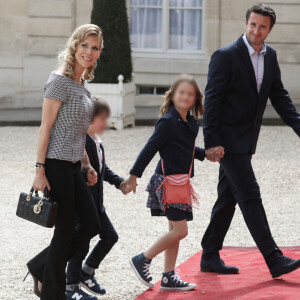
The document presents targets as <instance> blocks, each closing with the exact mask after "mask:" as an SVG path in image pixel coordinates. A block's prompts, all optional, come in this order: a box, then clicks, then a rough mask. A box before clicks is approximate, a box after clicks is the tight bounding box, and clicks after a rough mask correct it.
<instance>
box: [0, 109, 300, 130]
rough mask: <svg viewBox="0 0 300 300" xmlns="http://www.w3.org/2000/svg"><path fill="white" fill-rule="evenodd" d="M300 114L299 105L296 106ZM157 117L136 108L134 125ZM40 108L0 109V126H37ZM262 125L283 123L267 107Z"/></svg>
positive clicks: (156, 111)
mask: <svg viewBox="0 0 300 300" xmlns="http://www.w3.org/2000/svg"><path fill="white" fill-rule="evenodd" d="M296 109H297V111H298V112H299V113H300V104H296ZM158 115H159V106H137V107H136V117H135V124H136V125H153V124H155V122H156V120H157V118H158ZM41 116H42V110H41V108H22V109H21V108H19V109H0V126H38V125H39V124H40V122H41ZM263 124H264V125H282V124H283V122H282V120H281V119H280V117H279V116H278V114H277V113H276V111H275V110H274V108H273V106H271V105H269V104H268V105H267V107H266V111H265V114H264V120H263Z"/></svg>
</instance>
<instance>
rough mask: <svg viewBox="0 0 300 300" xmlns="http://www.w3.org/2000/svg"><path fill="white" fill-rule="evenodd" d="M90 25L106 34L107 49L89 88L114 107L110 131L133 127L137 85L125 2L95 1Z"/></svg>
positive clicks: (117, 0)
mask: <svg viewBox="0 0 300 300" xmlns="http://www.w3.org/2000/svg"><path fill="white" fill-rule="evenodd" d="M91 23H93V24H96V25H98V26H99V27H100V28H101V29H102V31H103V37H104V48H103V50H102V53H101V56H100V59H99V61H98V64H97V68H96V69H95V77H94V79H93V80H92V81H91V82H90V83H89V84H88V86H89V90H90V91H91V93H92V94H93V95H94V96H101V97H103V98H104V99H105V100H107V101H108V103H109V105H110V107H111V118H110V122H111V124H110V125H111V127H113V128H116V129H122V128H124V127H126V126H131V125H134V119H135V102H134V96H135V85H134V83H133V82H132V59H131V47H130V37H129V24H128V17H127V9H126V0H94V1H93V10H92V14H91Z"/></svg>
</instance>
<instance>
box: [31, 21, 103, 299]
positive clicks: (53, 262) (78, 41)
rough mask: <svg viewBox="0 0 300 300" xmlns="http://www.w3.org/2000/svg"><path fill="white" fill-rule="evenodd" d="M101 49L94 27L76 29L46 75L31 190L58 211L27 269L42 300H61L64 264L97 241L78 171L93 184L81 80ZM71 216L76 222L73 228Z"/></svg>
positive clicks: (86, 98) (87, 101)
mask: <svg viewBox="0 0 300 300" xmlns="http://www.w3.org/2000/svg"><path fill="white" fill-rule="evenodd" d="M102 47H103V38H102V32H101V29H100V28H99V27H98V26H96V25H93V24H85V25H82V26H80V27H78V28H76V29H75V31H74V32H73V34H72V35H71V37H70V38H69V40H68V42H67V43H66V47H65V49H64V51H62V52H61V53H60V54H59V59H60V64H59V68H58V69H57V70H56V71H52V72H51V74H50V76H49V79H48V81H47V83H46V84H45V86H44V103H43V112H42V123H41V127H40V130H39V136H38V148H37V163H36V175H35V178H34V181H33V187H34V188H35V189H36V190H40V191H43V190H44V188H45V187H47V188H48V190H50V197H51V198H52V200H53V201H55V202H57V203H58V204H59V211H58V214H57V218H56V222H55V230H54V235H53V238H52V241H51V243H50V246H49V247H47V248H46V249H44V250H43V251H42V252H41V253H39V254H38V255H37V256H36V257H34V258H33V259H31V260H30V261H29V262H28V263H27V266H28V269H29V272H30V273H31V275H32V276H33V278H34V282H35V293H36V294H37V295H38V296H40V297H41V299H42V300H65V299H66V296H65V287H66V275H65V268H66V264H67V262H68V260H69V259H70V257H71V256H72V255H73V254H74V253H75V252H76V250H77V249H78V248H79V247H80V244H81V243H82V242H83V241H85V239H90V238H91V237H93V236H94V235H96V234H97V232H98V231H99V227H100V223H99V219H98V217H97V212H96V207H95V205H94V201H93V199H92V195H91V194H90V192H89V190H88V187H87V185H86V183H85V181H84V179H83V176H82V175H81V174H80V169H81V168H82V169H88V170H89V171H88V172H89V173H92V174H95V176H94V180H93V182H92V184H93V183H95V182H96V179H97V178H96V173H95V170H94V169H92V167H91V166H90V164H89V161H88V158H87V155H86V153H85V137H86V133H87V129H88V127H89V124H90V119H91V113H92V108H93V100H92V98H91V95H90V93H89V91H88V90H87V89H86V84H87V83H86V80H90V79H92V78H93V71H94V69H95V68H96V65H97V59H98V58H99V56H100V53H101V49H102ZM75 215H77V216H78V218H79V219H80V220H79V221H80V226H76V228H75V226H74V224H75ZM38 282H39V283H38ZM42 283H43V284H42Z"/></svg>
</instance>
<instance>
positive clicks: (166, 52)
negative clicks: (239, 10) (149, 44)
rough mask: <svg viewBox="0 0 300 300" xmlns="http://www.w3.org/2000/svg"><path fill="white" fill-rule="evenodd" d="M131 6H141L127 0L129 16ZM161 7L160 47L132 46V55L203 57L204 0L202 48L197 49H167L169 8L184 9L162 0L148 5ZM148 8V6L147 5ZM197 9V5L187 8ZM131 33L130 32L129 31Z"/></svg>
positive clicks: (143, 56) (181, 57) (182, 57)
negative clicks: (154, 4) (159, 2)
mask: <svg viewBox="0 0 300 300" xmlns="http://www.w3.org/2000/svg"><path fill="white" fill-rule="evenodd" d="M131 7H141V6H140V5H131V3H130V0H129V17H131V16H130V12H131ZM158 7H161V9H162V18H163V20H162V48H161V49H157V48H135V47H132V56H133V57H134V58H145V57H147V58H166V57H167V58H175V59H193V58H195V59H199V58H203V57H204V55H205V52H204V47H205V45H204V41H205V32H206V30H205V29H206V28H205V22H204V20H205V0H202V6H201V10H202V28H201V45H202V48H201V49H199V50H186V49H169V38H170V10H171V9H182V10H183V9H186V8H183V7H182V8H181V7H178V8H177V7H171V6H170V3H169V1H165V0H162V5H161V6H149V8H158ZM147 8H148V6H147ZM187 9H194V10H198V9H199V7H195V8H187ZM130 34H131V32H130Z"/></svg>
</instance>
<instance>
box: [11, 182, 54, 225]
mask: <svg viewBox="0 0 300 300" xmlns="http://www.w3.org/2000/svg"><path fill="white" fill-rule="evenodd" d="M33 192H34V188H33V187H32V188H31V190H30V192H29V194H28V193H21V194H20V197H19V203H18V207H17V216H18V217H20V218H23V219H25V220H27V221H30V222H33V223H36V224H38V225H41V226H44V227H47V228H52V227H53V226H54V223H55V218H56V214H57V210H58V203H56V202H53V201H51V199H50V197H49V192H48V189H47V187H46V188H45V190H44V194H43V197H42V198H41V197H40V196H39V194H38V192H37V191H35V195H33Z"/></svg>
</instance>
